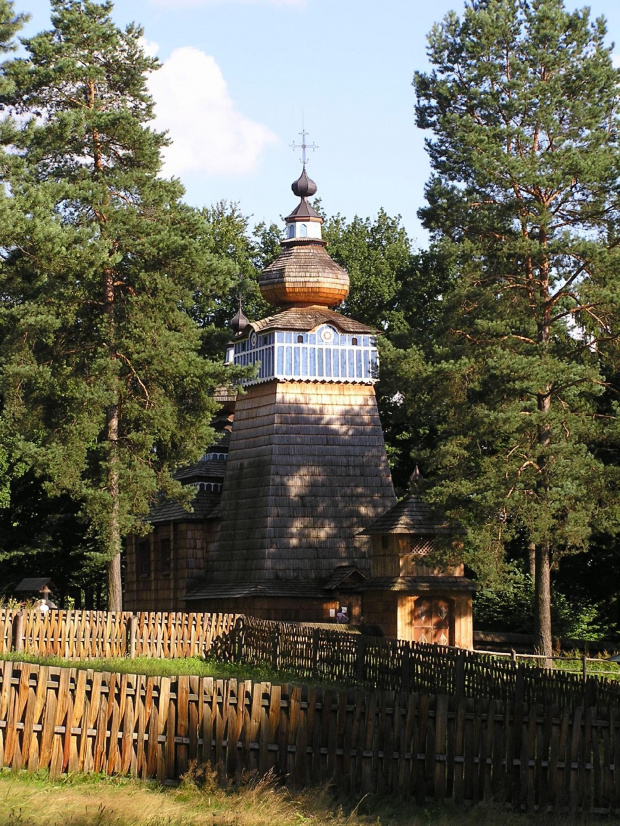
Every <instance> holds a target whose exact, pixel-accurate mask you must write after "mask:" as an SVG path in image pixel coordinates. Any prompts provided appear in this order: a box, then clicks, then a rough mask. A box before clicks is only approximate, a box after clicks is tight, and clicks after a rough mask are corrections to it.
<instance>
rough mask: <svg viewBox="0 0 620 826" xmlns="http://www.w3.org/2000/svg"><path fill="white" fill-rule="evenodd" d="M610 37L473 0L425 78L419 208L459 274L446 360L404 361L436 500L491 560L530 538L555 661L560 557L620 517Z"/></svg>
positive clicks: (615, 122) (534, 4)
mask: <svg viewBox="0 0 620 826" xmlns="http://www.w3.org/2000/svg"><path fill="white" fill-rule="evenodd" d="M605 35H606V30H605V23H604V21H603V20H602V19H599V20H596V21H595V22H591V21H590V19H589V11H588V10H587V9H584V10H581V11H574V12H569V11H567V10H566V9H565V8H564V6H563V3H562V0H469V2H467V4H466V8H465V11H464V14H463V15H462V17H461V18H459V17H458V16H457V15H456V14H455V13H450V14H448V15H447V17H446V18H445V19H444V21H443V22H442V23H441V24H439V25H436V26H435V27H434V28H433V30H432V31H431V33H430V35H429V38H428V43H429V49H428V54H429V58H430V62H431V66H432V71H431V72H430V73H427V74H425V73H417V74H416V75H415V79H414V86H415V90H416V94H417V105H416V114H417V123H418V126H420V127H421V128H423V129H430V130H432V137H431V138H430V139H429V140H428V141H427V150H428V153H429V156H430V160H431V164H432V168H433V176H432V178H431V180H430V181H429V183H428V185H427V189H426V197H427V202H428V205H427V206H426V207H425V208H424V209H422V210H421V218H422V220H423V222H424V224H425V226H426V227H427V228H428V229H429V230H430V231H431V234H432V239H433V242H434V243H435V244H436V245H437V248H438V249H439V250H440V251H441V253H442V255H444V256H446V257H447V258H449V259H450V260H451V261H452V262H453V264H454V267H455V269H456V271H457V272H458V279H457V280H456V281H455V282H454V283H453V286H452V289H451V290H450V292H449V294H446V295H445V296H443V304H444V308H445V309H444V316H445V319H446V322H445V336H444V338H443V339H442V340H440V341H438V342H437V343H436V347H435V352H434V356H433V358H432V359H431V360H430V361H429V360H424V359H422V358H420V352H419V351H415V352H412V353H411V354H410V356H409V358H410V367H411V368H413V369H415V370H417V371H418V374H417V376H415V377H414V376H413V372H412V369H410V371H409V374H408V379H406V380H407V381H408V382H409V384H408V389H407V390H406V394H407V396H408V399H407V402H408V404H409V405H410V406H411V407H412V408H413V409H415V405H416V402H417V401H418V400H417V399H416V398H415V394H416V393H418V392H419V393H420V395H421V397H422V398H423V399H424V403H428V404H430V405H431V406H432V405H434V410H435V414H436V419H437V421H438V424H439V446H438V448H437V450H436V451H435V454H434V462H435V466H436V467H435V476H434V484H435V488H434V492H433V496H434V497H435V498H437V499H439V500H441V501H443V502H444V503H447V504H448V505H449V506H450V507H451V509H452V511H453V512H454V513H456V514H458V515H459V516H460V517H461V519H462V520H463V521H465V522H467V523H468V524H469V526H470V529H471V530H470V538H471V540H472V541H473V542H474V544H476V545H477V546H478V549H479V550H481V551H484V554H485V557H484V558H485V559H486V560H487V561H488V560H489V559H490V558H492V557H494V556H498V557H499V556H501V554H502V553H503V551H504V549H505V547H506V544H507V543H508V542H509V541H515V540H518V541H520V542H521V543H523V545H524V546H525V547H527V548H529V550H530V553H531V556H532V568H533V569H534V571H533V572H534V580H535V594H536V597H535V599H536V606H535V609H536V610H535V616H536V623H535V633H536V639H537V644H538V647H539V648H540V650H541V651H542V652H543V653H544V654H545V655H547V656H549V655H550V654H551V619H550V570H551V566H552V565H554V564H557V563H558V562H559V559H560V558H561V556H562V555H563V554H566V553H569V552H575V551H580V550H586V549H587V548H588V542H589V539H590V535H591V531H592V529H593V526H596V527H599V528H602V527H607V528H614V529H615V527H616V521H617V519H616V516H617V513H616V511H615V509H614V508H615V504H616V501H617V478H616V476H615V474H614V470H613V468H611V467H610V466H609V465H608V464H607V463H606V462H605V461H604V456H603V452H602V451H601V446H602V445H603V444H606V445H607V449H608V448H609V444H610V440H611V439H612V438H616V436H617V419H616V411H615V407H614V406H613V405H612V406H611V407H610V409H609V411H608V412H607V414H606V415H601V410H600V397H601V393H602V391H603V388H605V387H609V381H608V380H607V379H606V376H605V375H604V374H603V371H602V367H601V364H602V361H601V360H602V355H603V354H604V353H605V352H606V350H608V349H609V348H610V346H611V343H613V342H614V341H615V340H616V338H617V336H618V332H619V330H620V327H619V321H620V315H619V311H620V289H619V288H620V284H619V276H618V272H619V264H620V257H619V252H618V238H619V235H618V229H619V218H620V194H619V188H618V181H619V176H620V146H619V131H618V130H619V126H620V122H619V119H618V111H619V103H620V94H619V92H620V86H619V73H618V71H617V70H616V69H614V68H613V66H612V61H611V56H610V48H609V47H608V46H607V45H606V44H605ZM406 374H407V370H406V367H405V368H404V369H403V381H405V377H406ZM614 495H615V497H616V498H615V499H614ZM479 564H480V563H479Z"/></svg>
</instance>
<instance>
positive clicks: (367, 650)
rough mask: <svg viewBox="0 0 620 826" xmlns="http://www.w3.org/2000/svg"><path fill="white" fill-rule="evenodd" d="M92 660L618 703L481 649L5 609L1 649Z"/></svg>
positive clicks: (217, 618)
mask: <svg viewBox="0 0 620 826" xmlns="http://www.w3.org/2000/svg"><path fill="white" fill-rule="evenodd" d="M11 650H12V651H17V652H20V651H24V652H27V653H29V654H37V655H41V656H46V655H50V654H53V655H58V656H61V657H64V658H66V659H76V660H84V659H90V658H94V657H103V658H110V657H134V656H147V657H166V658H173V657H191V656H202V655H204V654H205V653H210V654H211V655H213V656H214V657H217V658H218V659H221V660H227V661H230V662H237V663H245V664H248V665H257V666H260V665H268V666H271V667H272V668H273V669H274V670H278V671H288V672H293V673H294V674H295V675H296V677H297V678H299V679H304V678H309V679H320V680H324V681H326V682H333V683H339V684H341V685H342V684H343V685H355V686H360V687H363V688H369V689H385V690H388V691H412V692H427V693H430V694H458V693H462V694H464V695H465V696H467V697H475V698H481V697H485V698H488V699H494V700H500V701H502V702H504V701H508V700H510V699H511V698H513V697H514V696H515V694H516V693H517V694H519V695H520V696H522V697H523V700H524V701H525V702H529V703H542V704H544V705H552V704H558V705H560V706H569V707H571V708H572V707H575V706H577V705H580V706H582V707H583V708H586V707H590V706H595V705H598V706H604V705H612V704H613V705H616V706H618V707H620V683H619V682H617V681H615V680H609V679H607V680H606V679H601V678H595V677H589V678H588V679H586V680H584V679H583V677H582V676H581V675H579V674H577V673H567V672H558V671H553V670H551V669H544V668H539V667H536V666H533V665H529V664H528V665H526V664H523V663H516V662H512V661H510V660H508V659H500V658H497V657H494V656H493V655H492V654H486V653H483V652H478V651H465V650H463V649H456V648H448V647H445V646H437V645H427V644H422V643H413V642H408V641H406V640H394V639H385V638H382V637H367V636H364V635H362V634H353V633H347V632H343V631H342V629H340V630H338V631H336V630H331V629H330V628H326V627H325V626H318V627H317V626H314V627H313V626H310V625H302V624H297V623H286V622H272V621H269V620H260V619H256V618H254V617H248V616H244V615H237V614H204V613H163V612H162V613H158V612H150V613H146V612H145V613H139V614H132V613H129V612H119V613H109V612H105V611H49V612H47V613H42V612H40V611H36V610H31V611H9V610H6V609H0V653H2V652H3V651H11Z"/></svg>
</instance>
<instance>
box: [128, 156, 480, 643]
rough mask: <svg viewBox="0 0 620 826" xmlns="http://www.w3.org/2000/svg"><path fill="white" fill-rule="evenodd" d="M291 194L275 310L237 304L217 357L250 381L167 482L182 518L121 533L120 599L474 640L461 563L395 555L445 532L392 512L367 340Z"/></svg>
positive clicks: (275, 269)
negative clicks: (179, 489) (428, 564)
mask: <svg viewBox="0 0 620 826" xmlns="http://www.w3.org/2000/svg"><path fill="white" fill-rule="evenodd" d="M292 190H293V192H294V194H295V195H296V196H297V197H298V198H299V203H298V205H297V206H296V208H295V209H294V210H293V212H291V214H290V215H289V216H288V217H287V218H286V237H285V240H284V241H283V243H282V246H283V251H282V253H281V255H280V256H279V257H278V258H277V259H276V261H274V262H273V264H271V265H270V266H269V267H267V268H266V269H265V270H264V272H263V273H262V276H261V278H260V281H259V286H260V290H261V293H262V295H263V296H264V298H265V299H266V300H267V301H268V302H269V303H270V304H271V305H272V306H273V307H274V308H275V312H274V314H273V315H271V316H269V317H268V318H264V319H261V320H260V321H256V322H251V321H249V320H248V319H247V318H246V317H245V316H244V315H243V313H242V312H241V311H240V312H239V313H238V314H237V315H236V316H235V318H234V319H233V322H232V327H233V331H234V339H233V341H232V342H231V345H230V347H229V350H228V354H227V360H228V361H229V362H230V363H233V364H237V365H253V366H255V367H256V375H255V377H254V378H253V379H251V380H248V381H246V382H245V384H244V392H243V393H240V394H239V395H238V397H237V398H236V399H231V398H228V399H223V409H222V415H221V417H220V418H219V419H218V420H216V422H215V426H216V429H218V430H219V434H220V435H219V438H218V441H217V443H216V444H215V445H214V446H213V447H212V448H210V449H209V450H207V451H206V453H205V455H204V456H203V457H202V460H201V462H199V463H198V464H197V465H196V466H194V467H192V468H187V469H186V470H184V471H183V472H182V473H181V474H179V478H180V479H181V480H182V481H183V483H184V484H188V485H193V486H194V487H195V488H196V496H195V500H194V506H193V511H192V512H187V511H185V510H184V509H183V508H181V507H180V506H178V505H176V504H168V503H164V504H162V505H161V506H159V507H158V508H156V509H154V510H153V511H152V513H151V514H150V517H149V520H150V522H151V524H152V525H153V531H152V533H151V534H150V535H149V536H147V537H131V538H130V539H129V541H128V544H127V554H126V573H125V606H126V608H127V610H159V611H165V610H188V611H232V612H238V613H247V614H251V615H254V616H258V617H263V618H266V619H279V620H294V621H323V622H324V621H328V622H329V621H333V622H335V621H336V618H337V617H338V615H339V617H338V618H339V619H340V620H342V619H345V618H346V619H347V620H348V621H351V622H361V621H362V619H363V620H364V622H365V623H369V624H370V623H378V624H381V626H382V627H383V629H384V631H385V633H386V634H389V635H390V636H401V637H403V638H407V639H421V640H422V639H424V640H427V641H429V642H432V641H434V642H442V643H444V644H450V645H459V646H463V647H471V645H472V637H473V633H472V627H471V591H472V590H473V586H472V584H471V583H470V582H469V581H468V580H467V579H465V577H464V576H463V571H462V566H461V567H457V568H454V569H452V570H450V571H444V572H440V571H431V572H429V571H428V570H426V569H424V568H423V566H421V567H420V565H419V564H418V567H417V568H416V564H417V563H419V558H421V557H422V556H423V552H422V551H421V550H420V551H418V552H413V553H414V555H415V554H416V553H417V556H416V562H415V563H414V562H413V561H411V564H409V565H408V566H406V565H405V567H404V568H403V562H402V559H401V558H403V557H408V558H409V557H410V556H411V553H412V552H411V551H406V552H403V553H401V551H402V549H403V548H405V547H406V548H409V546H410V544H411V543H412V542H413V543H415V542H418V540H419V539H420V537H422V536H424V537H426V539H425V540H424V542H425V543H426V544H425V545H424V547H426V548H427V550H428V549H430V548H431V547H432V543H433V536H436V535H438V534H439V533H441V532H442V531H444V530H445V529H446V526H445V525H444V526H442V525H439V526H434V530H435V534H433V532H432V530H431V529H433V525H431V524H430V522H429V515H428V512H427V511H425V510H424V505H423V503H422V502H421V500H419V498H418V499H417V500H416V505H415V507H414V505H413V504H412V502H413V500H412V498H411V497H408V499H407V500H406V501H408V502H409V505H407V506H403V504H402V503H399V504H397V503H396V497H395V495H394V489H393V486H392V479H391V475H390V470H389V467H388V462H387V457H386V452H385V444H384V439H383V432H382V429H381V423H380V421H379V414H378V410H377V402H376V398H375V392H374V384H375V382H376V381H377V378H378V355H377V347H376V335H377V331H376V330H374V329H372V328H370V327H368V326H367V325H365V324H362V323H360V322H358V321H355V320H353V319H351V318H348V317H346V316H343V315H341V314H340V313H338V312H336V311H334V310H333V309H331V308H332V307H333V306H337V305H338V304H340V303H341V302H342V301H343V300H344V299H345V298H346V296H347V294H348V291H349V278H348V275H347V273H346V272H345V271H344V270H343V269H342V268H341V267H339V266H338V265H337V264H336V263H335V262H334V261H333V260H332V259H331V258H330V256H329V255H328V253H327V251H326V242H325V241H324V240H323V239H322V235H321V225H322V219H321V218H320V216H319V215H318V214H317V212H316V211H315V210H314V209H313V207H312V206H311V204H310V203H309V202H308V198H310V197H311V196H312V195H314V193H315V192H316V184H315V183H314V182H313V181H312V180H310V178H309V177H308V175H307V173H306V169H305V163H304V166H303V171H302V174H301V176H300V178H299V179H298V180H297V181H295V182H294V183H293V185H292ZM403 508H404V510H403ZM399 509H400V510H399ZM414 511H415V512H417V514H418V516H419V515H420V514H423V518H422V519H421V520H420V519H417V521H416V519H415V518H414V516H415V514H414ZM405 512H406V514H405ZM407 515H408V516H407ZM422 523H424V524H422ZM407 531H409V533H407ZM416 531H417V533H416ZM424 531H426V533H424ZM403 537H405V538H404V539H403ZM403 543H404V544H403ZM416 547H417V546H416ZM440 615H441V616H440ZM420 629H424V630H422V631H421V630H420Z"/></svg>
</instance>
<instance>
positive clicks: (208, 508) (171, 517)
mask: <svg viewBox="0 0 620 826" xmlns="http://www.w3.org/2000/svg"><path fill="white" fill-rule="evenodd" d="M221 496H222V494H221V493H217V492H214V491H210V490H199V491H197V493H196V496H195V497H194V499H193V501H192V510H191V511H188V510H186V509H185V508H184V507H183V505H180V504H179V503H178V502H169V501H168V502H162V504H161V505H156V506H155V507H154V508H153V509H152V510H151V511H150V513H149V515H148V521H149V522H150V523H151V524H152V525H160V524H162V523H163V522H202V521H203V520H204V519H217V518H218V517H219V516H220V500H221Z"/></svg>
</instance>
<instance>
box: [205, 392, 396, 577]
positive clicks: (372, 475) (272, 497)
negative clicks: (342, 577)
mask: <svg viewBox="0 0 620 826" xmlns="http://www.w3.org/2000/svg"><path fill="white" fill-rule="evenodd" d="M394 502H395V496H394V489H393V486H392V480H391V476H390V471H389V467H388V464H387V458H386V455H385V446H384V440H383V433H382V430H381V424H380V421H379V415H378V411H377V404H376V399H375V394H374V389H373V388H372V386H368V385H332V384H317V383H307V382H306V383H304V382H286V383H279V382H276V381H273V382H267V383H265V384H262V385H257V386H253V387H250V388H249V389H248V390H247V392H246V393H245V394H244V395H242V396H240V397H239V399H238V401H237V407H236V411H235V422H234V426H233V431H232V436H231V442H230V451H229V454H228V467H227V472H226V480H225V485H224V491H223V494H222V523H221V529H220V536H219V542H218V547H217V549H216V550H215V551H214V552H213V554H211V555H210V558H209V560H208V562H207V577H208V579H209V580H210V581H211V582H212V583H219V584H222V585H224V584H226V583H232V582H234V583H243V582H252V583H257V582H264V581H269V580H289V581H295V582H297V583H299V585H300V586H302V585H303V584H304V583H308V585H310V584H311V583H312V584H314V583H317V582H322V583H325V582H327V581H328V579H329V578H330V576H331V575H332V574H333V571H334V569H335V568H336V566H337V565H339V564H343V563H346V564H349V565H355V566H356V567H358V568H359V569H360V571H362V572H364V573H368V571H369V555H368V542H369V540H368V539H367V538H366V537H364V536H359V535H358V534H359V533H360V531H361V530H362V528H364V527H365V526H367V525H369V524H370V523H371V522H373V521H374V520H375V519H377V517H378V516H379V515H380V514H382V513H384V512H385V511H386V510H388V509H389V508H391V507H392V506H393V505H394Z"/></svg>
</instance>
